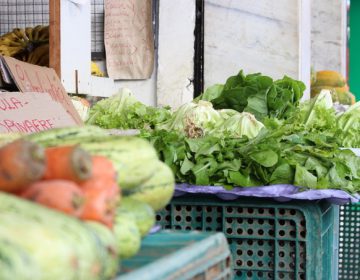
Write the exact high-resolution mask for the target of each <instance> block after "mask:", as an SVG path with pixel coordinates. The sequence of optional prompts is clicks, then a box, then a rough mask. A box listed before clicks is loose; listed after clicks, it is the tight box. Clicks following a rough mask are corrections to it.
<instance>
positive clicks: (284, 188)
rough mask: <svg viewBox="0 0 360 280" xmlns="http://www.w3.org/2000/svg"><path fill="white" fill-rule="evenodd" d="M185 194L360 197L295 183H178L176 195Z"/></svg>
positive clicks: (339, 199)
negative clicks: (302, 187) (245, 185)
mask: <svg viewBox="0 0 360 280" xmlns="http://www.w3.org/2000/svg"><path fill="white" fill-rule="evenodd" d="M184 194H211V195H216V196H217V197H219V198H221V199H223V200H234V199H236V198H238V197H244V196H245V197H261V198H272V199H274V200H277V201H280V202H286V201H290V200H320V199H326V200H328V201H329V202H330V203H333V204H337V205H343V204H347V203H349V202H351V203H355V202H358V201H359V199H360V196H359V195H354V196H353V195H350V194H348V193H347V192H344V191H341V190H329V189H326V190H307V191H300V192H299V188H298V187H296V186H293V185H271V186H261V187H251V188H241V187H236V188H233V189H232V190H226V189H224V188H223V187H221V186H193V185H189V184H178V185H176V188H175V194H174V196H175V197H177V196H181V195H184Z"/></svg>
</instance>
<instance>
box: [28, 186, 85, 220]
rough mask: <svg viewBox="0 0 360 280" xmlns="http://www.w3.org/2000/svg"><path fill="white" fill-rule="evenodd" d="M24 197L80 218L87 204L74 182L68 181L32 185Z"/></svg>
mask: <svg viewBox="0 0 360 280" xmlns="http://www.w3.org/2000/svg"><path fill="white" fill-rule="evenodd" d="M21 196H22V197H24V198H26V199H29V200H32V201H34V202H37V203H39V204H42V205H44V206H47V207H49V208H53V209H56V210H59V211H61V212H64V213H66V214H69V215H72V216H75V217H79V216H80V215H81V212H82V211H83V206H84V202H85V198H84V194H83V192H82V191H81V190H80V188H79V187H78V185H76V184H75V183H74V182H71V181H66V180H45V181H39V182H36V183H33V184H31V185H30V186H29V187H28V188H27V189H26V191H25V192H23V193H22V195H21Z"/></svg>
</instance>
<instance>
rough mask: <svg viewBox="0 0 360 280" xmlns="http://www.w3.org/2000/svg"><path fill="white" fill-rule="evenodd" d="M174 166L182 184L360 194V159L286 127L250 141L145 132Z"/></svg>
mask: <svg viewBox="0 0 360 280" xmlns="http://www.w3.org/2000/svg"><path fill="white" fill-rule="evenodd" d="M142 137H144V138H147V139H149V140H150V141H151V142H152V143H153V144H154V146H155V148H156V150H157V151H158V153H159V156H160V158H161V160H162V161H164V162H165V163H166V164H167V165H168V166H170V167H171V168H172V170H173V172H174V174H175V176H176V180H177V182H186V183H190V184H194V185H222V186H225V187H233V186H242V187H251V186H260V185H269V184H293V185H296V186H300V187H302V188H311V189H323V188H330V189H342V190H345V191H347V192H350V193H354V192H359V191H360V168H359V166H360V158H359V157H356V155H355V154H354V153H353V152H351V151H349V150H340V149H339V148H338V146H337V145H336V144H329V143H335V141H334V139H331V137H329V136H326V135H321V134H318V133H314V132H310V131H306V130H303V127H301V126H297V127H294V126H293V125H283V126H281V128H278V129H276V130H262V131H261V132H260V134H259V135H258V136H257V137H255V138H253V139H251V140H248V139H247V138H241V139H233V138H220V137H214V136H206V137H203V138H194V139H189V138H186V137H183V136H180V135H179V134H177V133H175V132H168V131H164V130H162V131H155V132H153V133H143V135H142Z"/></svg>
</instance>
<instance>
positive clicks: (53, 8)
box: [49, 0, 61, 79]
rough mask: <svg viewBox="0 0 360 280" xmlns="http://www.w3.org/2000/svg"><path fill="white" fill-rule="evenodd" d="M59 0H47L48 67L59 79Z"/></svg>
mask: <svg viewBox="0 0 360 280" xmlns="http://www.w3.org/2000/svg"><path fill="white" fill-rule="evenodd" d="M60 1H61V0H49V12H50V15H49V17H50V38H49V45H50V67H51V68H53V69H54V70H55V72H56V74H57V75H58V76H59V78H60V79H61V50H60V48H61V45H60V43H61V37H60Z"/></svg>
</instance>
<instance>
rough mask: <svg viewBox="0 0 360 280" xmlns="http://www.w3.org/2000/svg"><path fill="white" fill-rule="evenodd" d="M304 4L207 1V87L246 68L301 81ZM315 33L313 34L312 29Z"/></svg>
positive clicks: (285, 0)
mask: <svg viewBox="0 0 360 280" xmlns="http://www.w3.org/2000/svg"><path fill="white" fill-rule="evenodd" d="M300 9H301V0H298V1H289V0H277V1H273V0H256V1H253V0H241V1H230V0H205V67H204V68H205V86H209V85H211V84H214V83H223V82H224V81H225V79H226V78H227V77H229V76H230V75H233V74H236V73H237V72H238V71H239V70H240V69H244V70H245V72H246V73H253V72H262V73H263V74H267V75H270V76H272V77H274V78H281V77H282V76H283V75H284V74H286V75H288V76H291V77H293V78H299V77H300V72H301V69H300V66H299V65H300V59H308V60H309V59H310V53H309V52H307V54H308V56H309V58H305V57H300V53H301V50H300V44H301V36H300V35H302V34H301V33H302V32H306V30H301V28H300V26H299V24H300V17H301V13H300ZM309 35H310V30H309Z"/></svg>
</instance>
